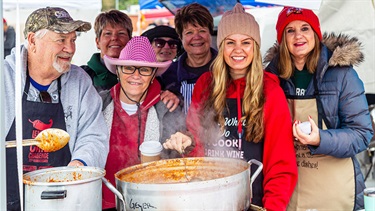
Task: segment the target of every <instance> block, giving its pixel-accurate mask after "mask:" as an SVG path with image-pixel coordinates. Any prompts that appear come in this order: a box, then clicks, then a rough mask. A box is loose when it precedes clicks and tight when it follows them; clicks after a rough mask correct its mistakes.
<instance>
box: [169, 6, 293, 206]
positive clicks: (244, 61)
mask: <svg viewBox="0 0 375 211" xmlns="http://www.w3.org/2000/svg"><path fill="white" fill-rule="evenodd" d="M217 45H218V49H219V51H218V55H217V57H216V59H215V60H214V61H213V63H212V66H211V70H212V71H211V72H207V73H204V74H203V75H202V76H201V77H200V78H199V79H198V81H197V83H196V85H195V88H194V92H193V97H192V104H191V106H190V109H189V113H188V116H187V124H188V129H189V131H190V132H191V133H192V134H193V137H194V139H193V140H194V142H195V144H196V146H195V148H194V150H193V151H192V152H191V153H190V154H189V156H210V157H230V158H236V159H242V160H246V161H249V160H250V159H256V160H258V161H261V162H262V163H263V174H260V175H259V176H258V177H257V179H256V180H255V181H254V183H253V184H252V191H253V192H252V195H253V198H252V203H253V204H254V205H257V206H261V207H264V208H266V209H267V210H285V209H286V207H287V204H288V202H289V199H290V197H291V195H292V192H293V189H294V187H295V184H296V181H297V165H296V158H295V152H294V148H293V141H292V122H291V118H290V114H289V110H288V105H287V101H286V99H285V96H284V94H283V91H282V89H281V88H280V86H279V81H278V79H277V77H275V76H274V75H272V74H270V73H265V72H264V71H263V69H262V58H261V53H260V33H259V26H258V23H257V22H256V21H255V19H254V17H253V16H252V15H250V14H248V13H246V12H245V11H244V9H243V7H242V5H241V4H239V3H238V4H236V6H235V7H234V8H233V10H231V11H228V12H226V13H225V14H224V15H223V17H222V19H221V21H220V23H219V26H218V37H217ZM189 141H190V140H189V137H186V136H184V135H182V134H179V135H174V136H172V137H171V140H170V141H168V142H166V143H164V147H165V148H170V149H173V148H176V147H175V146H178V145H179V144H180V145H182V146H183V147H185V146H188V143H190V142H189ZM177 149H178V147H177ZM253 170H254V169H252V172H253Z"/></svg>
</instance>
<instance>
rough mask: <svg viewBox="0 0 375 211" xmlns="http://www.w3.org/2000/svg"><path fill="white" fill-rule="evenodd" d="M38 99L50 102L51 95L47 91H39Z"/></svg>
mask: <svg viewBox="0 0 375 211" xmlns="http://www.w3.org/2000/svg"><path fill="white" fill-rule="evenodd" d="M39 100H40V102H43V103H52V97H51V95H50V94H49V93H48V92H47V91H41V92H39Z"/></svg>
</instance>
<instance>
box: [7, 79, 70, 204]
mask: <svg viewBox="0 0 375 211" xmlns="http://www.w3.org/2000/svg"><path fill="white" fill-rule="evenodd" d="M29 87H30V76H29V74H27V78H26V85H25V89H24V93H23V96H22V126H23V138H24V139H28V138H35V137H36V136H37V135H38V133H39V132H41V130H43V129H47V128H51V127H53V128H60V129H63V130H66V125H65V119H64V110H63V107H62V104H61V100H60V90H61V82H60V78H59V79H58V99H59V102H58V103H43V102H32V101H28V100H27V95H28V92H29ZM15 139H16V132H15V121H14V120H13V123H12V127H11V128H10V130H9V133H8V135H7V137H6V140H7V141H9V140H15ZM70 160H71V154H70V150H69V144H67V145H65V147H63V148H62V149H61V150H58V151H56V152H44V151H43V150H42V149H40V148H39V147H37V146H25V147H24V148H23V172H24V173H27V172H30V171H34V170H37V169H43V168H51V167H57V166H65V165H68V163H69V162H70ZM6 176H7V179H6V180H7V210H20V199H19V188H18V174H17V152H16V148H8V149H6Z"/></svg>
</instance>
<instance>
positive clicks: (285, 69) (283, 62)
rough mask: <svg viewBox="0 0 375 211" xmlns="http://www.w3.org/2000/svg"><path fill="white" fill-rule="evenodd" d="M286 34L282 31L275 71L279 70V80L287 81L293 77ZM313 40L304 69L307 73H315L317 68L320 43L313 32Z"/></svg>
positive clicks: (292, 65)
mask: <svg viewBox="0 0 375 211" xmlns="http://www.w3.org/2000/svg"><path fill="white" fill-rule="evenodd" d="M285 37H286V32H285V30H284V34H283V36H282V38H281V43H280V57H279V63H278V66H277V69H278V70H279V74H280V77H281V78H284V79H289V78H290V77H291V76H292V75H293V70H294V67H295V66H294V63H293V59H292V56H291V53H290V52H289V50H288V46H287V44H286V38H285ZM314 38H315V47H314V48H313V50H312V51H311V52H310V54H309V55H308V56H307V60H306V67H307V70H308V71H309V73H312V74H313V73H315V71H316V68H317V66H318V60H319V56H320V41H319V37H318V35H317V34H316V33H315V32H314Z"/></svg>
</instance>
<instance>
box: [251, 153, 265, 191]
mask: <svg viewBox="0 0 375 211" xmlns="http://www.w3.org/2000/svg"><path fill="white" fill-rule="evenodd" d="M248 163H249V164H250V165H251V164H253V163H254V164H255V165H257V166H258V168H257V170H256V171H255V172H254V174H253V175H251V177H250V190H252V187H253V182H254V180H255V179H256V178H257V176H258V175H259V174H260V172H262V169H263V164H262V163H261V162H259V161H258V160H255V159H251V160H249V162H248ZM251 198H253V192H252V191H251Z"/></svg>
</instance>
